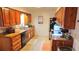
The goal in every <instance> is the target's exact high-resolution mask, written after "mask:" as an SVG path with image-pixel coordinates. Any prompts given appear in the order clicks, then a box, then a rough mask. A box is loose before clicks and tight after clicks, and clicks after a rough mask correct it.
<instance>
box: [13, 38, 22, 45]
mask: <svg viewBox="0 0 79 59" xmlns="http://www.w3.org/2000/svg"><path fill="white" fill-rule="evenodd" d="M20 42H21V39H17V40H16V41H15V42H13V43H12V45H13V46H14V45H16V44H18V43H20Z"/></svg>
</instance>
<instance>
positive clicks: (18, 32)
mask: <svg viewBox="0 0 79 59" xmlns="http://www.w3.org/2000/svg"><path fill="white" fill-rule="evenodd" d="M25 31H27V30H23V29H15V33H11V34H5V35H4V34H0V37H8V38H12V37H14V36H16V35H19V34H20V33H22V32H25Z"/></svg>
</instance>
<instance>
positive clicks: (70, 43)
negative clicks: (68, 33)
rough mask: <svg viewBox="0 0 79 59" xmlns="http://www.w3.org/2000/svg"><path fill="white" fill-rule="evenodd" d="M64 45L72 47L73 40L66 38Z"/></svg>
mask: <svg viewBox="0 0 79 59" xmlns="http://www.w3.org/2000/svg"><path fill="white" fill-rule="evenodd" d="M64 46H70V47H72V46H73V40H66V41H64Z"/></svg>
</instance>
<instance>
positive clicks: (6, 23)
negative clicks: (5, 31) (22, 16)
mask: <svg viewBox="0 0 79 59" xmlns="http://www.w3.org/2000/svg"><path fill="white" fill-rule="evenodd" d="M9 11H10V10H9V8H2V16H3V25H4V27H9V26H10V21H9V20H10V18H9V17H10V15H9Z"/></svg>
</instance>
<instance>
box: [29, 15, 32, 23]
mask: <svg viewBox="0 0 79 59" xmlns="http://www.w3.org/2000/svg"><path fill="white" fill-rule="evenodd" d="M31 21H32V16H31V14H29V15H28V23H31Z"/></svg>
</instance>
